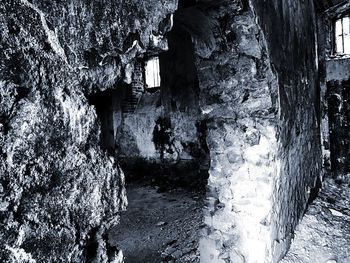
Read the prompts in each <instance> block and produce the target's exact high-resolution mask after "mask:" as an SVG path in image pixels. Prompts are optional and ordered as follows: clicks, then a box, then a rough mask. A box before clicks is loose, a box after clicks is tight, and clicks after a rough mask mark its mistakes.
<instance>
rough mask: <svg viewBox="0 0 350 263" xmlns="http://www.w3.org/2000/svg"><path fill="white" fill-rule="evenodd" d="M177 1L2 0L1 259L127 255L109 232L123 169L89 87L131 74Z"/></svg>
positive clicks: (120, 199)
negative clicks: (102, 142) (103, 136)
mask: <svg viewBox="0 0 350 263" xmlns="http://www.w3.org/2000/svg"><path fill="white" fill-rule="evenodd" d="M175 7H176V3H175V1H166V2H164V3H163V4H158V3H157V4H156V3H155V1H103V0H101V1H80V0H67V1H54V2H52V1H27V0H22V1H21V0H16V1H10V0H5V1H2V2H1V3H0V31H1V33H0V151H1V162H0V228H1V229H2V230H1V233H0V241H1V245H0V261H1V262H16V263H18V262H119V261H120V260H121V254H118V253H117V252H116V251H114V250H113V249H112V248H110V247H109V246H108V244H107V243H106V235H105V234H106V231H107V230H108V228H109V227H110V226H111V225H113V224H115V223H117V221H118V211H119V210H121V209H125V206H126V199H125V190H124V183H123V181H124V179H123V173H122V171H121V170H120V169H119V168H118V165H117V164H116V162H115V161H114V160H113V158H110V157H108V156H107V155H106V154H105V153H104V152H102V151H101V149H100V148H99V146H98V143H99V142H98V141H99V133H100V130H99V124H98V120H97V116H96V111H95V109H94V107H93V106H90V105H89V104H88V99H87V97H88V96H89V95H91V94H92V93H93V92H95V91H96V90H105V89H112V88H113V87H114V86H115V85H116V83H117V82H118V81H120V80H122V79H126V80H127V79H128V74H129V72H130V69H129V67H130V66H132V64H130V63H129V62H130V61H131V60H132V59H133V58H134V57H135V56H136V55H137V54H141V53H142V52H145V50H146V49H147V48H148V47H153V48H156V46H157V45H160V44H162V43H163V42H164V41H163V42H162V41H161V36H158V35H157V32H158V24H159V23H160V21H161V20H162V19H164V18H165V17H166V15H167V14H168V13H172V12H174V10H175ZM155 40H156V41H155ZM163 44H164V43H163Z"/></svg>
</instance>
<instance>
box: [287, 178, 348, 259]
mask: <svg viewBox="0 0 350 263" xmlns="http://www.w3.org/2000/svg"><path fill="white" fill-rule="evenodd" d="M349 186H350V185H349V184H348V183H346V182H345V181H343V180H333V179H330V178H327V179H326V180H325V181H324V182H323V189H322V191H321V192H320V194H319V197H318V198H316V200H315V201H314V202H313V203H312V204H311V205H310V206H309V208H308V210H307V212H306V214H305V216H304V218H303V220H302V221H301V223H300V224H299V226H298V227H297V230H296V233H295V238H294V240H293V242H292V246H291V248H290V251H289V252H288V254H287V255H286V257H285V258H284V259H283V260H282V261H281V263H349V262H350V242H349V240H350V199H349V197H350V187H349Z"/></svg>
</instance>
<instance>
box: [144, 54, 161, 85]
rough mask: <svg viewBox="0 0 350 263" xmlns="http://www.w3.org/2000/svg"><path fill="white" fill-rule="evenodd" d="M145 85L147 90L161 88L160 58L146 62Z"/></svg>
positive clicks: (153, 58)
mask: <svg viewBox="0 0 350 263" xmlns="http://www.w3.org/2000/svg"><path fill="white" fill-rule="evenodd" d="M145 83H146V87H145V88H146V89H153V88H159V87H160V66H159V57H152V58H150V59H148V60H146V62H145Z"/></svg>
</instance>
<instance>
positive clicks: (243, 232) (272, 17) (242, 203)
mask: <svg viewBox="0 0 350 263" xmlns="http://www.w3.org/2000/svg"><path fill="white" fill-rule="evenodd" d="M217 10H218V9H215V8H212V9H209V10H207V11H206V12H207V13H206V15H207V16H209V17H211V18H212V19H214V21H216V23H212V25H213V27H212V28H211V30H212V31H214V32H224V34H223V35H218V36H216V41H217V43H216V49H215V50H214V51H213V52H212V53H211V54H207V56H206V59H202V58H201V57H202V55H201V54H198V56H199V58H198V63H197V64H198V65H197V68H198V73H199V79H200V89H201V92H200V105H201V109H202V113H203V114H204V115H205V116H206V119H207V120H208V147H209V150H210V157H211V167H210V177H209V189H210V190H209V193H208V204H207V209H206V211H205V223H206V225H207V229H206V231H205V233H204V235H203V239H202V241H201V253H202V255H201V256H202V260H203V261H204V262H207V261H208V262H210V261H212V262H227V261H233V262H276V261H278V260H279V258H280V257H281V256H282V255H283V254H284V253H285V252H286V251H287V248H288V245H289V243H290V236H291V234H292V232H293V229H294V228H295V226H296V224H297V222H298V220H299V218H300V217H301V216H302V213H303V211H304V209H305V207H306V203H307V199H308V196H309V190H310V188H311V187H313V186H314V182H315V179H316V178H317V176H318V175H319V171H320V170H319V169H320V168H321V163H320V159H319V158H320V139H319V133H318V131H319V126H318V122H317V121H318V120H317V107H316V104H315V102H316V101H317V92H316V89H317V86H316V80H317V78H316V77H317V74H316V73H317V69H316V64H315V62H316V53H315V39H314V33H313V32H314V31H313V30H314V25H315V21H314V17H312V16H310V13H311V14H312V12H313V6H312V3H311V1H306V2H303V3H299V2H298V1H287V2H283V3H282V1H264V2H260V1H252V3H251V6H250V7H248V6H246V7H245V9H242V10H240V9H237V6H234V5H232V6H231V9H230V8H227V9H226V11H224V10H220V11H217ZM291 14H293V15H291ZM215 19H217V20H215ZM257 21H259V23H257ZM232 36H234V37H232ZM305 36H308V37H307V38H305ZM305 41H306V42H305ZM302 46H303V48H301V47H302ZM305 46H307V48H304V47H305ZM248 47H249V48H248Z"/></svg>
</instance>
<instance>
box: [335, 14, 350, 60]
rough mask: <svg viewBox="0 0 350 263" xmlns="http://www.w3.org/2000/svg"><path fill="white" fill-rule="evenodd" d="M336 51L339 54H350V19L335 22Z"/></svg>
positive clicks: (344, 18) (345, 18)
mask: <svg viewBox="0 0 350 263" xmlns="http://www.w3.org/2000/svg"><path fill="white" fill-rule="evenodd" d="M335 51H336V53H338V54H350V17H348V16H347V17H343V18H340V19H338V20H337V21H336V22H335Z"/></svg>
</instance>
